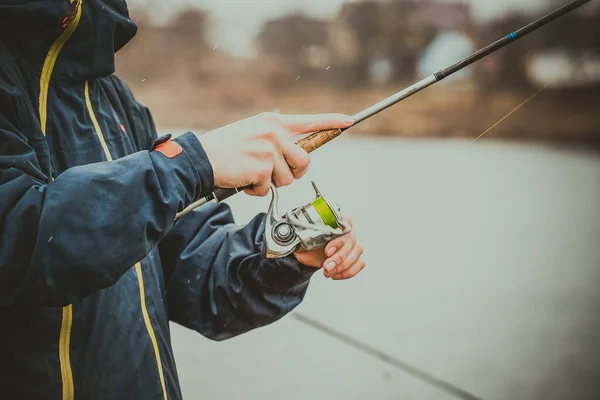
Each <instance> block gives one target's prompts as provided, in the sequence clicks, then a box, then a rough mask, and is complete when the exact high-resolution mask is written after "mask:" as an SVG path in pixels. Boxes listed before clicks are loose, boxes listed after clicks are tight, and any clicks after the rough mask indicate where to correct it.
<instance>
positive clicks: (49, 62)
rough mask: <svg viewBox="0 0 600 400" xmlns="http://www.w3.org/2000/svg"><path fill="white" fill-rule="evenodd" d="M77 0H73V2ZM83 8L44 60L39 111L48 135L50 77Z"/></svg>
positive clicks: (41, 124)
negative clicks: (47, 118)
mask: <svg viewBox="0 0 600 400" xmlns="http://www.w3.org/2000/svg"><path fill="white" fill-rule="evenodd" d="M73 1H75V0H71V3H73ZM82 9H83V4H79V7H78V8H77V15H76V16H75V19H74V20H73V22H71V23H70V24H69V25H67V27H66V28H65V30H64V31H63V33H62V34H61V35H60V36H59V37H58V39H56V41H55V42H54V43H53V44H52V47H50V50H49V51H48V54H47V55H46V59H45V60H44V66H43V67H42V74H41V76H40V97H39V112H40V127H41V128H42V132H43V133H44V135H46V117H47V106H48V87H49V85H50V77H51V76H52V71H53V70H54V64H56V59H57V58H58V55H59V54H60V51H61V50H62V48H63V47H64V45H65V43H67V40H69V38H70V37H71V35H72V34H73V32H75V29H77V26H78V25H79V20H80V19H81V12H82Z"/></svg>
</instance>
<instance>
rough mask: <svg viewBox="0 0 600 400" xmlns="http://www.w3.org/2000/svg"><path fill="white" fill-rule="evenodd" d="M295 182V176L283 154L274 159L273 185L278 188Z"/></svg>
mask: <svg viewBox="0 0 600 400" xmlns="http://www.w3.org/2000/svg"><path fill="white" fill-rule="evenodd" d="M293 181H294V174H293V173H292V170H291V169H290V166H289V165H288V163H287V161H286V160H285V157H284V156H283V153H281V154H278V155H276V156H275V158H274V159H273V183H275V186H276V187H282V186H287V185H289V184H290V183H292V182H293Z"/></svg>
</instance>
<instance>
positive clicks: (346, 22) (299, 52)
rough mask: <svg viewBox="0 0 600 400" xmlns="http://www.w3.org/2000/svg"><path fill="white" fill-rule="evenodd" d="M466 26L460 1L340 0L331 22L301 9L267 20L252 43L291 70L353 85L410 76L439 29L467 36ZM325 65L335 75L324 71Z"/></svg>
mask: <svg viewBox="0 0 600 400" xmlns="http://www.w3.org/2000/svg"><path fill="white" fill-rule="evenodd" d="M470 27H471V11H470V7H469V5H468V3H466V2H464V1H456V2H447V1H444V2H441V1H439V0H422V1H417V0H388V1H378V0H367V1H354V2H347V3H344V4H343V5H342V6H341V7H340V9H339V12H338V14H337V16H336V17H334V18H333V20H331V21H326V20H320V19H315V18H311V17H308V16H305V15H302V14H292V15H288V16H286V17H283V18H279V19H274V20H271V21H268V22H266V23H265V25H264V26H263V29H262V30H261V32H260V34H259V35H258V37H257V44H258V47H259V50H260V53H261V54H262V55H264V56H269V57H273V56H275V57H279V58H281V59H283V60H286V62H287V63H288V65H289V67H288V68H289V74H290V75H292V74H297V75H298V76H301V78H302V79H306V80H318V79H321V78H323V79H328V81H329V82H332V80H333V79H335V80H336V81H337V83H339V84H342V85H344V86H357V85H362V84H366V83H387V82H390V81H394V80H410V79H414V78H415V76H416V75H417V74H418V73H419V71H418V68H419V62H420V60H421V57H422V54H423V52H424V51H425V50H426V49H427V48H428V46H429V45H430V43H431V42H432V41H433V40H434V39H435V38H436V36H437V35H438V34H443V33H444V32H449V31H457V32H459V33H462V34H464V35H468V32H470V29H471V28H470ZM329 66H333V67H334V68H335V74H331V73H329V74H328V73H327V72H326V71H327V70H328V69H329ZM332 75H334V76H332Z"/></svg>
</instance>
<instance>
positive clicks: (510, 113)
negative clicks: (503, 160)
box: [470, 46, 600, 144]
mask: <svg viewBox="0 0 600 400" xmlns="http://www.w3.org/2000/svg"><path fill="white" fill-rule="evenodd" d="M599 48H600V46H599V47H595V48H593V49H592V50H590V51H588V52H586V53H585V54H584V55H583V56H581V60H580V61H584V60H585V59H586V58H587V57H590V56H591V55H592V54H593V53H594V52H596V50H598V49H599ZM557 82H558V78H557V79H556V80H554V81H552V82H550V83H548V84H546V85H545V86H543V87H541V88H540V89H538V90H537V91H536V92H535V93H534V94H532V95H531V96H529V97H528V98H526V99H525V100H523V101H522V102H521V103H520V104H519V105H517V106H516V107H515V108H513V109H512V110H511V111H509V112H508V113H507V114H506V115H505V116H503V117H502V118H500V119H499V120H498V121H497V122H496V123H494V124H493V125H492V126H490V127H489V128H488V129H486V130H485V131H484V132H483V133H482V134H481V135H479V136H477V137H476V138H475V139H473V141H472V142H471V143H470V144H473V143H475V142H476V141H477V140H479V139H480V138H482V137H483V136H484V135H486V134H487V133H488V132H490V131H491V130H492V129H494V128H496V127H497V126H498V125H500V124H501V123H502V122H503V121H504V120H505V119H507V118H508V117H510V116H511V115H513V114H514V113H516V112H517V111H518V110H519V109H520V108H521V107H523V106H524V105H525V104H527V103H529V102H530V101H531V100H533V99H534V98H536V97H537V95H539V94H540V93H541V92H543V91H544V90H546V89H548V88H549V87H550V86H552V85H554V84H555V83H557Z"/></svg>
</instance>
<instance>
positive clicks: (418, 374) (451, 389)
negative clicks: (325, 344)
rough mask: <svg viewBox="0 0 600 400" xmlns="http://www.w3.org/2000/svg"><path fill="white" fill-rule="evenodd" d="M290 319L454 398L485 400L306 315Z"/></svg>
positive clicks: (296, 315)
mask: <svg viewBox="0 0 600 400" xmlns="http://www.w3.org/2000/svg"><path fill="white" fill-rule="evenodd" d="M290 317H292V318H294V319H296V320H297V321H299V322H301V323H303V324H305V325H308V326H310V327H311V328H314V329H317V330H319V331H321V332H322V333H324V334H326V335H327V336H330V337H332V338H334V339H336V340H338V341H340V342H343V343H345V344H347V345H348V346H350V347H353V348H354V349H356V350H358V351H361V352H363V353H366V354H369V355H371V356H373V357H375V358H377V359H379V360H380V361H383V362H385V363H387V364H389V365H391V366H393V367H395V368H397V369H399V370H401V371H403V372H405V373H407V374H409V375H412V376H413V377H415V378H417V379H419V380H421V381H423V382H425V383H428V384H430V385H432V386H435V387H437V388H438V389H440V390H442V391H444V392H445V393H448V394H450V395H452V396H454V397H457V398H459V399H461V400H483V399H482V398H481V397H478V396H475V395H473V394H471V393H469V392H467V391H466V390H464V389H461V388H459V387H458V386H454V385H452V384H451V383H448V382H446V381H443V380H441V379H439V378H437V377H435V376H433V375H430V374H428V373H427V372H424V371H421V370H420V369H418V368H416V367H413V366H412V365H410V364H408V363H406V362H404V361H402V360H399V359H398V358H395V357H393V356H391V355H389V354H387V353H385V352H383V351H381V350H378V349H376V348H374V347H371V346H369V345H367V344H364V343H361V342H359V341H358V340H356V339H353V338H351V337H350V336H347V335H345V334H343V333H341V332H339V331H336V330H335V329H333V328H331V327H329V326H327V325H324V324H321V323H320V322H318V321H316V320H314V319H312V318H310V317H308V316H306V315H304V314H301V313H298V312H295V313H292V314H290Z"/></svg>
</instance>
